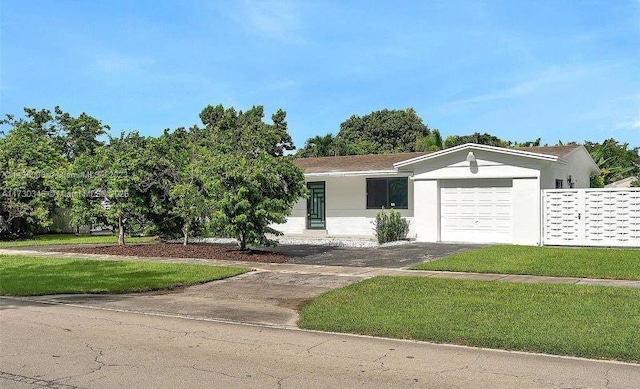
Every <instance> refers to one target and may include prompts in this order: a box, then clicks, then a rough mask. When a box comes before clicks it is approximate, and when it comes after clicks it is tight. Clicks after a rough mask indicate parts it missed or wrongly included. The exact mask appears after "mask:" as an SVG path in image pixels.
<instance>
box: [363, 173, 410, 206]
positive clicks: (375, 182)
mask: <svg viewBox="0 0 640 389" xmlns="http://www.w3.org/2000/svg"><path fill="white" fill-rule="evenodd" d="M382 207H384V208H396V209H398V208H399V209H407V208H408V207H409V182H408V180H407V178H367V208H368V209H371V208H374V209H375V208H382Z"/></svg>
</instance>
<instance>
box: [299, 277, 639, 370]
mask: <svg viewBox="0 0 640 389" xmlns="http://www.w3.org/2000/svg"><path fill="white" fill-rule="evenodd" d="M639 312H640V290H638V289H632V288H612V287H594V286H577V285H553V284H515V283H513V284H512V283H494V282H486V281H467V280H446V279H431V278H421V277H376V278H373V279H370V280H366V281H363V282H360V283H358V284H354V285H350V286H347V287H344V288H341V289H336V290H333V291H330V292H327V293H325V294H323V295H321V296H319V297H317V298H315V299H313V300H312V301H311V302H310V303H309V304H308V305H307V306H305V307H304V309H303V311H302V318H301V320H300V322H299V326H300V327H302V328H308V329H314V330H321V331H336V332H350V333H358V334H366V335H373V336H383V337H393V338H403V339H417V340H424V341H432V342H438V343H454V344H462V345H470V346H478V347H490V348H501V349H508V350H525V351H532V352H543V353H550V354H560V355H575V356H581V357H587V358H606V359H617V360H622V361H629V362H638V361H640V336H639V332H638V328H640V314H639Z"/></svg>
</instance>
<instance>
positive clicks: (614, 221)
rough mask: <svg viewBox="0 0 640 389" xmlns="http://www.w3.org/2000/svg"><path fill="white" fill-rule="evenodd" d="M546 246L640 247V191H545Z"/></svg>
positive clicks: (633, 189)
mask: <svg viewBox="0 0 640 389" xmlns="http://www.w3.org/2000/svg"><path fill="white" fill-rule="evenodd" d="M543 206H544V222H543V225H544V244H546V245H569V246H575V245H578V246H627V247H640V188H625V189H551V190H544V191H543Z"/></svg>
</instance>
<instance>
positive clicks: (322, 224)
mask: <svg viewBox="0 0 640 389" xmlns="http://www.w3.org/2000/svg"><path fill="white" fill-rule="evenodd" d="M307 189H309V198H308V199H307V229H310V230H324V229H325V228H326V227H327V225H326V220H325V196H324V181H318V182H307Z"/></svg>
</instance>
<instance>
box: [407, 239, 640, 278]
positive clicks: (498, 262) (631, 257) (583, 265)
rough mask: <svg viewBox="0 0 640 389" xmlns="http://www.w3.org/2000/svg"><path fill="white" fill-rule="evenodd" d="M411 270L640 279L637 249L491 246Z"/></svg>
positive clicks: (639, 253)
mask: <svg viewBox="0 0 640 389" xmlns="http://www.w3.org/2000/svg"><path fill="white" fill-rule="evenodd" d="M413 269H414V270H444V271H459V272H477V273H504V274H530V275H540V276H558V277H587V278H610V279H625V280H640V250H637V249H636V250H633V249H601V248H558V247H529V246H492V247H486V248H482V249H478V250H471V251H467V252H464V253H460V254H456V255H452V256H450V257H447V258H443V259H439V260H435V261H432V262H426V263H422V264H419V265H416V266H414V267H413Z"/></svg>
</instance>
